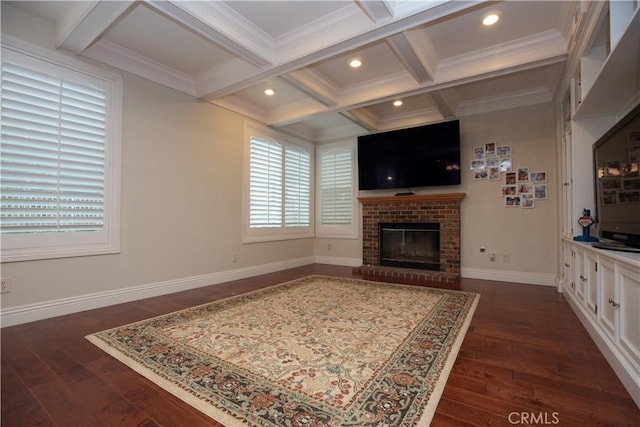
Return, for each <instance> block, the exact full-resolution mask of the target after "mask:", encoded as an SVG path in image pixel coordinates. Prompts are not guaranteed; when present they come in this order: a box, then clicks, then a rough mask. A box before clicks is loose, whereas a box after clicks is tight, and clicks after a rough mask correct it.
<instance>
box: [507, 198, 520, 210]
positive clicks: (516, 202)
mask: <svg viewBox="0 0 640 427" xmlns="http://www.w3.org/2000/svg"><path fill="white" fill-rule="evenodd" d="M504 205H505V206H507V207H510V208H514V207H520V196H507V197H505V198H504Z"/></svg>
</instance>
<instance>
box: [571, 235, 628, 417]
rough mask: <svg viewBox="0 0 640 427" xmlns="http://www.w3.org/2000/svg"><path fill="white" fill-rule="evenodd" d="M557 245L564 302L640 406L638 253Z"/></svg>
mask: <svg viewBox="0 0 640 427" xmlns="http://www.w3.org/2000/svg"><path fill="white" fill-rule="evenodd" d="M562 245H563V256H564V259H563V262H564V268H563V272H564V275H565V277H564V280H563V282H564V286H563V290H564V295H565V298H566V299H567V301H568V302H569V304H570V305H571V307H572V308H573V310H574V311H575V312H576V314H577V315H578V317H579V318H580V320H581V321H582V323H583V325H584V326H585V328H586V329H587V331H588V332H589V334H590V335H591V337H592V338H593V340H594V341H595V342H596V344H597V345H598V347H599V348H600V350H601V351H602V353H603V354H604V355H605V357H606V358H607V360H608V361H609V363H610V364H611V365H612V367H613V369H614V371H616V373H617V374H618V376H619V377H620V379H621V380H622V382H623V383H624V385H625V386H626V388H627V389H628V390H629V392H630V393H631V395H632V397H633V399H634V400H635V401H636V403H638V406H640V310H638V307H640V254H631V253H624V252H615V253H614V252H612V251H605V250H602V249H596V248H594V247H592V246H591V245H590V244H586V243H577V242H574V241H571V240H568V239H567V240H564V241H563V243H562Z"/></svg>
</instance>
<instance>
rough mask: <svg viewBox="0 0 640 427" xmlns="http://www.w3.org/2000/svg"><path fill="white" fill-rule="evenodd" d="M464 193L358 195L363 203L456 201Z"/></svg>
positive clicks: (462, 197) (460, 198) (462, 196)
mask: <svg viewBox="0 0 640 427" xmlns="http://www.w3.org/2000/svg"><path fill="white" fill-rule="evenodd" d="M464 196H466V193H439V194H438V193H437V194H413V195H410V196H374V197H358V200H359V201H360V202H361V203H362V204H363V205H366V204H370V203H405V202H457V201H460V200H462V199H464Z"/></svg>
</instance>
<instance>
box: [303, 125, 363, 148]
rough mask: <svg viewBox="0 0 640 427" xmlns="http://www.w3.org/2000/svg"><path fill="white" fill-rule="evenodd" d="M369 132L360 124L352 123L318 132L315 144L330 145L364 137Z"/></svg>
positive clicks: (316, 132) (314, 140)
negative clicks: (360, 136) (330, 143)
mask: <svg viewBox="0 0 640 427" xmlns="http://www.w3.org/2000/svg"><path fill="white" fill-rule="evenodd" d="M367 131H368V130H367V129H366V128H364V127H362V126H360V125H359V124H358V123H355V122H351V123H347V124H345V125H342V126H335V127H332V128H323V129H319V130H316V131H315V135H314V139H313V142H317V143H329V142H337V141H344V140H345V139H347V138H356V137H357V136H358V135H362V134H363V133H365V132H367Z"/></svg>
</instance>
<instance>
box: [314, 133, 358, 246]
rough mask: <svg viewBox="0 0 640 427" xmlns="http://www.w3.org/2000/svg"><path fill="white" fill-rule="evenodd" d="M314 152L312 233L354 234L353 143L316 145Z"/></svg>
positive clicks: (321, 234)
mask: <svg viewBox="0 0 640 427" xmlns="http://www.w3.org/2000/svg"><path fill="white" fill-rule="evenodd" d="M316 155H317V163H318V164H317V171H318V186H317V187H318V190H317V192H318V201H317V206H318V208H317V214H316V236H318V237H343V238H356V237H357V236H358V230H357V220H356V213H357V205H356V193H355V185H354V183H355V157H356V156H355V144H354V143H338V144H327V145H320V146H318V147H317V150H316Z"/></svg>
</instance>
